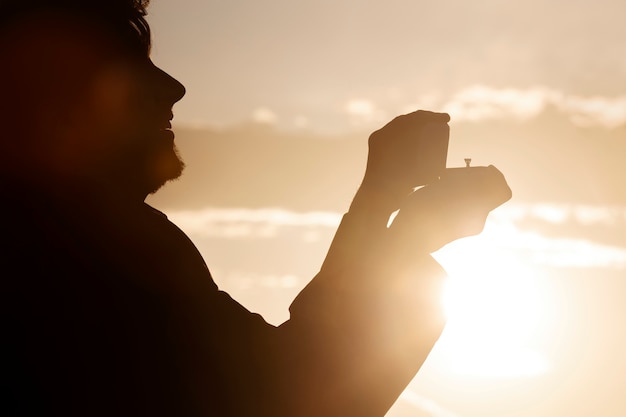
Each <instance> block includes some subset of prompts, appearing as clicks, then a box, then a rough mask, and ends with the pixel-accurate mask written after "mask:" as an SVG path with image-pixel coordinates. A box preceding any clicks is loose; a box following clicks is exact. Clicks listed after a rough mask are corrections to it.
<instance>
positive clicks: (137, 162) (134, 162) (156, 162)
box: [108, 137, 185, 196]
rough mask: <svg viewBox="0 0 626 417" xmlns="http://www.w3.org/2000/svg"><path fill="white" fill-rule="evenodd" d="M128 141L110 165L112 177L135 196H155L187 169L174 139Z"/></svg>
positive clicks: (160, 138) (110, 176)
mask: <svg viewBox="0 0 626 417" xmlns="http://www.w3.org/2000/svg"><path fill="white" fill-rule="evenodd" d="M129 142H130V144H129V143H128V142H127V143H126V146H124V147H123V149H118V152H116V154H117V157H116V158H114V159H113V161H112V163H111V164H108V165H109V173H110V175H108V177H109V178H111V179H112V180H113V182H114V183H116V184H118V185H119V186H121V187H122V188H125V189H127V190H128V191H131V192H132V194H135V195H144V196H147V195H149V194H153V193H155V192H156V191H158V190H159V189H160V188H161V187H163V185H165V184H166V183H167V182H169V181H172V180H175V179H177V178H179V177H180V176H181V175H182V173H183V170H184V168H185V164H184V162H183V160H182V158H181V157H180V154H179V152H178V149H177V148H176V145H175V144H174V141H173V138H172V139H170V138H163V137H158V138H154V137H152V138H149V139H147V140H140V141H135V142H131V141H129Z"/></svg>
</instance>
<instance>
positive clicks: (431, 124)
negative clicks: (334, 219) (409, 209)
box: [359, 110, 450, 211]
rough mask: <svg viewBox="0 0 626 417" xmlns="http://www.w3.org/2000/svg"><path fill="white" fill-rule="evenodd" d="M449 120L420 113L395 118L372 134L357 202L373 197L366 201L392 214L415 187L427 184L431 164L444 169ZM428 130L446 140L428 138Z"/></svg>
mask: <svg viewBox="0 0 626 417" xmlns="http://www.w3.org/2000/svg"><path fill="white" fill-rule="evenodd" d="M449 120H450V116H449V115H448V114H446V113H434V112H430V111H424V110H419V111H416V112H413V113H409V114H405V115H402V116H398V117H396V118H395V119H393V120H392V121H391V122H389V123H388V124H387V125H385V126H384V127H383V128H382V129H380V130H377V131H376V132H374V133H372V135H371V136H370V138H369V156H368V160H367V169H366V172H365V177H364V179H363V183H362V185H361V188H360V189H359V193H360V196H359V197H360V199H361V200H363V197H362V195H366V196H372V198H369V200H372V201H377V202H378V204H383V203H384V204H387V205H389V207H390V208H391V210H390V211H393V210H395V209H397V208H398V206H397V204H398V203H399V201H400V200H401V199H402V198H404V197H406V196H407V195H408V194H409V193H411V191H412V190H413V188H414V187H417V186H420V185H423V184H425V183H426V182H425V181H424V178H425V177H429V176H432V175H433V174H432V171H433V169H432V168H433V161H436V163H437V164H439V165H441V167H440V168H441V169H443V168H445V159H446V152H447V146H448V143H447V140H448V139H447V132H448V125H447V123H448V121H449ZM429 131H437V132H439V135H437V136H441V133H443V134H445V137H443V138H442V137H437V138H435V137H429V135H428V132H429ZM442 140H445V143H441V141H442ZM433 153H435V154H436V155H433ZM394 205H395V207H394Z"/></svg>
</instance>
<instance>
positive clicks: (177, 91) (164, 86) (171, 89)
mask: <svg viewBox="0 0 626 417" xmlns="http://www.w3.org/2000/svg"><path fill="white" fill-rule="evenodd" d="M154 69H155V71H156V77H155V79H156V83H155V84H156V86H155V87H157V90H158V94H159V98H160V99H162V100H165V101H167V102H169V103H170V104H174V103H176V102H177V101H179V100H180V99H181V98H183V96H184V95H185V93H186V90H185V86H184V85H182V84H181V83H180V82H179V81H178V80H177V79H176V78H174V77H172V76H171V75H169V74H168V73H167V72H165V71H163V70H162V69H161V68H159V67H157V66H156V65H155V66H154Z"/></svg>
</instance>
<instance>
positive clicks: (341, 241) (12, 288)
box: [0, 184, 443, 417]
mask: <svg viewBox="0 0 626 417" xmlns="http://www.w3.org/2000/svg"><path fill="white" fill-rule="evenodd" d="M2 193H3V194H2V195H3V201H2V204H1V205H2V219H1V221H2V230H1V234H0V239H1V241H2V251H1V257H0V262H1V264H0V268H1V269H0V271H1V274H2V299H1V303H2V306H1V308H2V331H3V335H2V339H3V342H2V344H3V346H4V347H5V348H7V349H4V348H3V351H4V352H5V353H4V354H3V356H2V384H3V386H2V387H1V388H2V397H3V398H4V399H3V400H2V401H3V405H2V412H1V414H2V415H3V416H7V417H8V416H32V415H42V416H44V415H45V416H152V417H156V416H225V417H228V416H240V417H246V416H273V417H282V416H285V417H286V416H303V417H305V416H326V417H331V416H338V417H339V416H341V417H349V416H378V417H382V416H383V415H384V414H385V412H386V411H387V410H388V408H389V407H390V406H391V405H392V404H393V402H394V401H395V399H396V398H397V396H398V395H399V394H400V393H401V392H402V390H403V389H404V387H405V386H406V384H408V382H409V381H410V380H411V379H412V378H413V376H414V375H415V373H416V372H417V370H418V369H419V367H420V366H421V364H422V362H423V361H424V360H425V358H426V356H427V355H428V352H429V351H430V349H431V348H432V346H433V344H434V343H435V341H436V340H437V338H438V336H439V334H440V332H441V330H442V326H443V320H442V319H441V317H440V316H439V310H438V308H437V306H436V301H437V300H436V299H435V298H436V291H437V288H438V284H439V282H440V279H441V276H442V275H443V272H442V271H441V269H440V268H439V266H438V265H437V264H436V263H435V262H434V261H433V260H432V259H431V258H430V257H428V256H418V257H415V259H411V260H407V259H408V258H407V259H399V258H397V257H396V258H393V257H389V256H386V257H385V256H383V255H381V257H380V259H379V261H378V262H372V260H371V259H370V260H368V261H365V260H363V261H362V262H359V261H358V259H356V258H357V257H356V256H355V257H354V259H352V260H346V259H348V258H350V257H349V256H347V255H346V253H348V252H349V253H356V254H357V255H358V250H357V246H358V245H357V244H356V243H354V242H352V241H351V239H353V237H354V233H353V231H351V227H354V226H351V224H350V223H351V220H350V216H349V215H347V216H345V217H344V221H343V222H342V226H341V227H340V229H339V232H338V234H337V237H336V239H335V242H334V244H333V246H334V247H336V248H338V249H337V250H336V255H335V257H336V258H337V260H336V261H333V260H332V259H331V261H327V264H328V265H329V266H328V267H325V268H323V269H322V270H321V272H320V273H319V274H318V275H317V276H316V277H315V278H314V279H313V281H312V282H311V283H310V284H309V285H308V286H307V287H306V288H305V289H304V290H303V291H302V292H301V293H300V295H299V296H298V297H297V299H296V300H295V301H294V303H293V304H292V306H291V308H290V312H291V318H290V320H288V321H287V322H285V323H284V324H283V325H281V326H278V327H275V326H272V325H270V324H268V323H266V322H265V321H264V320H263V318H262V317H261V316H259V315H257V314H253V313H251V312H249V311H247V310H246V309H245V308H244V307H242V306H241V305H240V304H238V303H237V302H236V301H234V300H233V299H232V298H231V297H230V296H229V295H228V294H226V293H224V292H222V291H220V290H219V289H218V288H217V286H216V284H215V283H214V281H213V280H212V278H211V274H210V272H209V270H208V268H207V267H206V265H205V263H204V261H203V259H202V257H201V255H200V254H199V252H198V251H197V249H196V248H195V246H194V245H193V243H192V242H191V241H190V240H189V239H188V238H187V236H186V235H185V234H184V233H183V232H182V231H181V230H179V229H178V228H177V227H176V226H175V225H174V224H172V223H171V222H170V221H169V220H168V219H167V218H166V216H165V215H163V214H162V213H160V212H158V211H157V210H155V209H153V208H151V207H150V206H148V205H146V204H135V205H133V204H126V203H123V202H120V201H116V200H115V199H114V198H105V197H103V196H94V195H93V194H92V193H83V192H80V191H79V190H66V191H64V192H63V193H61V194H54V193H47V192H45V191H42V190H39V189H35V188H27V187H24V186H17V185H15V184H12V185H5V186H4V188H3V190H2ZM344 236H345V237H344ZM351 245H354V247H352V246H351ZM329 256H330V255H329ZM339 258H342V259H339ZM392 258H393V259H392ZM390 259H391V260H390Z"/></svg>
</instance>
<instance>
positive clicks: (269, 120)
mask: <svg viewBox="0 0 626 417" xmlns="http://www.w3.org/2000/svg"><path fill="white" fill-rule="evenodd" d="M252 120H254V121H255V122H257V123H260V124H267V125H273V124H275V123H276V122H277V121H278V117H277V116H276V114H275V113H274V112H273V111H272V110H270V109H269V108H267V107H259V108H257V109H255V110H254V111H253V112H252Z"/></svg>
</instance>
